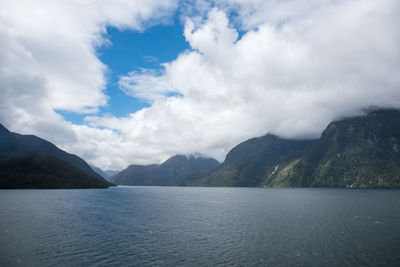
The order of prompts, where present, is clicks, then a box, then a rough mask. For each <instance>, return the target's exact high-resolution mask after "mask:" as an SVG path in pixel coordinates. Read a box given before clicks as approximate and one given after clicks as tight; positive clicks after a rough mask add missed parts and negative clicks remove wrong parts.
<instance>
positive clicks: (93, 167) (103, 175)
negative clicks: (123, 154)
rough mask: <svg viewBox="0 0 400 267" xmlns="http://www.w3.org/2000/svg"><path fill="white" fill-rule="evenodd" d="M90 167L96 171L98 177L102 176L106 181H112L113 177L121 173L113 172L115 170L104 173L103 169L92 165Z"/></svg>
mask: <svg viewBox="0 0 400 267" xmlns="http://www.w3.org/2000/svg"><path fill="white" fill-rule="evenodd" d="M90 167H91V168H92V170H94V171H95V172H96V173H97V174H98V175H100V176H101V177H103V178H105V179H106V180H108V179H110V178H111V177H112V176H114V175H116V174H117V173H119V171H113V170H105V171H103V170H102V169H100V168H98V167H96V166H93V165H90Z"/></svg>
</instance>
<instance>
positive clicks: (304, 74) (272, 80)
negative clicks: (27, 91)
mask: <svg viewBox="0 0 400 267" xmlns="http://www.w3.org/2000/svg"><path fill="white" fill-rule="evenodd" d="M200 4H201V5H200ZM200 4H199V10H198V12H195V11H193V10H190V8H188V6H185V7H184V8H183V9H182V10H185V12H189V13H188V14H190V16H189V17H187V18H186V23H185V31H184V35H185V38H186V40H187V41H188V42H189V44H190V46H191V48H192V50H190V51H185V52H184V53H182V54H180V55H179V56H178V58H177V59H176V60H174V61H172V62H169V63H166V64H164V65H163V66H164V70H163V71H162V72H154V71H152V70H142V71H141V72H131V73H129V74H127V75H126V76H124V77H121V80H120V83H119V85H120V87H121V89H123V90H124V91H125V92H127V93H129V94H130V95H132V96H136V97H140V98H142V99H144V100H146V101H149V102H150V103H152V105H151V106H150V107H149V108H145V109H143V110H140V111H138V112H136V113H133V114H130V115H129V116H126V117H120V118H118V117H113V116H112V115H109V116H105V117H97V116H94V115H93V116H92V115H89V116H88V117H87V118H86V120H87V122H88V123H89V125H90V127H89V126H77V125H72V126H69V127H68V128H69V129H72V131H73V133H75V135H74V136H71V140H73V138H75V141H71V142H69V144H66V145H65V147H66V148H68V149H69V150H71V151H73V152H75V153H78V154H79V155H82V156H84V157H85V158H86V159H89V160H90V161H91V162H92V163H94V164H96V165H99V166H101V167H104V168H121V167H125V166H126V165H127V164H129V163H151V162H156V161H158V162H159V161H162V160H165V159H166V158H167V157H168V156H171V155H173V154H175V153H195V152H200V153H203V154H207V155H211V156H214V157H216V158H217V159H219V160H223V158H224V156H225V154H226V152H227V151H228V150H229V149H230V148H232V147H233V146H234V145H236V144H237V143H239V142H240V141H243V140H245V139H246V138H249V137H253V136H257V135H262V134H264V133H266V132H267V131H269V132H272V133H275V134H278V135H281V136H283V137H291V138H299V137H317V136H318V135H319V134H320V133H321V131H322V130H323V129H324V128H325V127H326V125H327V124H328V123H329V122H330V121H331V120H333V119H335V118H339V117H341V116H344V115H349V114H356V113H358V112H359V111H360V109H362V108H364V107H368V106H371V105H373V106H380V107H400V76H399V75H398V73H397V72H398V69H399V67H400V45H399V44H400V31H399V30H398V27H397V25H400V17H399V16H398V13H399V11H400V3H399V2H398V1H395V0H382V1H375V0H352V1H341V0H335V1H333V0H332V1H317V0H308V1H305V0H304V1H293V0H290V1H277V0H269V1H259V0H251V1H241V0H231V1H216V2H215V3H214V4H215V6H216V7H214V8H212V9H210V6H211V5H207V4H206V3H205V2H204V1H202V2H201V3H200ZM205 10H207V12H205ZM227 13H229V14H235V13H236V14H237V16H234V17H230V18H231V20H229V18H228V16H227V15H226V14H227ZM202 14H207V16H206V17H201V15H202ZM194 15H195V16H196V17H193V16H194ZM107 16H108V15H107ZM107 16H106V17H107ZM108 21H112V19H109V20H108ZM123 21H124V22H125V21H126V20H123ZM113 23H115V24H116V25H119V26H121V27H132V25H131V26H127V25H126V24H123V23H122V22H113ZM125 23H126V22H125ZM77 24H79V22H77ZM137 27H139V26H137ZM236 27H239V28H240V29H241V30H245V31H246V32H245V33H244V34H243V35H242V36H241V37H240V38H239V34H238V32H237V29H236ZM92 33H93V32H92ZM90 39H91V40H93V39H94V40H96V38H90ZM17 44H19V43H17ZM91 45H92V46H91V47H93V43H92V44H91ZM89 46H90V45H89ZM13 49H15V50H18V49H20V48H19V47H18V46H17V45H16V46H13ZM92 49H93V48H92ZM18 51H19V50H18ZM18 53H20V54H21V57H24V58H30V55H29V51H23V50H21V51H20V52H18ZM92 55H93V54H92ZM2 56H3V55H2V54H1V52H0V58H1V57H2ZM94 65H96V64H94ZM94 65H92V67H93V66H94ZM100 65H101V64H100ZM101 68H102V67H99V66H98V69H99V73H102V71H103V70H101ZM34 69H35V70H36V69H37V68H34ZM57 71H58V70H57ZM43 73H45V74H46V75H47V72H43ZM35 77H36V76H35ZM66 77H67V76H66ZM68 77H70V73H69V74H68ZM89 77H90V76H89ZM101 77H103V78H104V76H101ZM48 81H49V80H48V78H47V76H45V77H44V79H37V80H36V83H38V84H41V83H44V84H45V85H40V86H39V87H40V88H47V87H48V86H50V85H51V83H50V82H48ZM96 84H97V85H100V84H101V83H100V82H98V83H96ZM101 86H104V85H101ZM101 86H100V87H96V88H101ZM20 87H21V86H20ZM22 87H23V86H22ZM93 90H94V91H95V92H96V90H98V91H97V92H101V90H102V89H93ZM46 92H48V91H46ZM171 93H176V94H178V96H170V94H171ZM49 94H50V95H51V93H49ZM100 95H101V96H103V97H104V95H102V94H100ZM95 96H96V94H94V95H93V97H88V100H87V102H85V104H79V107H70V109H72V110H74V109H82V108H83V109H87V108H88V107H91V106H93V107H96V106H98V105H101V104H102V103H103V102H102V101H103V100H101V98H100V100H99V99H97V100H96V97H95ZM51 97H52V96H50V99H51ZM70 97H72V96H70ZM69 101H70V100H69ZM69 101H66V102H69ZM80 101H81V100H79V101H78V103H81V102H80ZM84 101H86V100H85V97H83V99H82V103H83V102H84ZM90 101H93V103H95V104H90V103H91V102H90ZM46 103H47V102H46ZM54 103H57V102H56V101H54ZM47 105H48V104H47ZM71 105H72V104H71ZM74 105H77V103H74ZM41 106H42V107H43V106H45V105H41ZM0 108H1V106H0ZM52 108H54V106H53V105H50V107H49V108H48V109H49V110H51V109H52ZM55 120H56V119H55ZM10 124H11V123H10ZM96 127H99V128H96ZM102 127H105V129H103V128H102Z"/></svg>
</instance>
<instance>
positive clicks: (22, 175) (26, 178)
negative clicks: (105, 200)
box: [0, 153, 109, 189]
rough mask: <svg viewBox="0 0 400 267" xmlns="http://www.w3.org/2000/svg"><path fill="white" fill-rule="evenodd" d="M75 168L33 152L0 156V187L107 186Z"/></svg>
mask: <svg viewBox="0 0 400 267" xmlns="http://www.w3.org/2000/svg"><path fill="white" fill-rule="evenodd" d="M108 187H109V185H108V184H107V183H104V181H101V180H99V179H95V178H93V177H92V176H90V175H88V174H86V173H85V172H83V171H81V170H79V169H78V168H76V167H74V166H72V165H70V164H68V163H67V162H65V161H63V160H60V159H57V158H55V157H53V156H49V155H44V154H37V153H15V154H14V153H13V154H6V155H0V188H2V189H17V188H18V189H28V188H29V189H32V188H63V189H66V188H108Z"/></svg>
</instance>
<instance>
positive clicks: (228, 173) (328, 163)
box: [181, 109, 400, 188]
mask: <svg viewBox="0 0 400 267" xmlns="http://www.w3.org/2000/svg"><path fill="white" fill-rule="evenodd" d="M181 185H184V186H264V187H283V186H287V187H357V188H359V187H361V188H365V187H386V188H398V187H400V111H399V110H394V109H386V110H382V109H381V110H374V111H370V112H368V114H367V115H365V116H358V117H352V118H346V119H342V120H338V121H334V122H332V123H330V124H329V125H328V127H327V128H326V129H325V130H324V131H323V133H322V134H321V137H320V138H319V139H317V140H303V141H301V140H288V139H281V138H279V137H277V136H273V135H270V134H267V135H265V136H263V137H259V138H252V139H250V140H247V141H245V142H243V143H241V144H239V145H238V146H236V147H235V148H233V149H232V150H231V151H230V152H229V153H228V154H227V156H226V159H225V161H224V162H223V163H222V164H221V165H220V166H219V167H218V168H216V169H214V170H210V171H205V172H202V173H198V174H195V175H192V176H189V177H187V178H185V179H184V180H183V181H182V182H181Z"/></svg>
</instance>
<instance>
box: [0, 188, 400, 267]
mask: <svg viewBox="0 0 400 267" xmlns="http://www.w3.org/2000/svg"><path fill="white" fill-rule="evenodd" d="M399 204H400V191H398V190H346V189H261V188H180V187H118V188H111V189H105V190H96V189H94V190H0V266H50V265H51V266H54V265H63V266H77V265H85V266H86V265H119V266H121V265H138V266H143V265H172V266H173V265H196V266H199V265H204V266H210V265H238V266H263V265H269V266H338V265H345V266H355V265H359V266H376V265H385V266H395V265H397V266H399V264H400V205H399Z"/></svg>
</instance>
